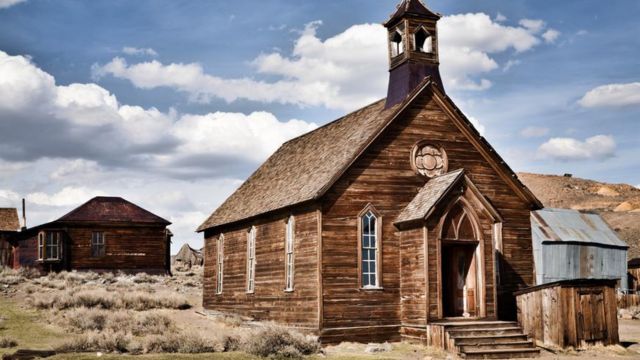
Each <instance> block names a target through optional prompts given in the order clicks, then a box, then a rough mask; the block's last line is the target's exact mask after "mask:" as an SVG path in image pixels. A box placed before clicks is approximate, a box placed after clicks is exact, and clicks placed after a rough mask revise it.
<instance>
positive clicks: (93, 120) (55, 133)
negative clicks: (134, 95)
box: [0, 52, 316, 178]
mask: <svg viewBox="0 0 640 360" xmlns="http://www.w3.org/2000/svg"><path fill="white" fill-rule="evenodd" d="M0 116H3V118H5V119H8V120H7V121H4V122H2V123H0V157H4V158H12V160H16V158H24V159H27V160H31V159H34V158H35V159H37V158H42V157H48V158H56V157H58V158H71V159H81V160H77V162H75V163H71V164H67V168H62V169H57V170H56V171H54V172H53V173H52V174H51V177H52V178H61V177H64V176H65V175H67V174H68V173H69V172H70V171H78V170H80V169H82V168H86V167H88V166H91V167H94V168H95V167H96V166H97V165H100V164H106V165H109V166H114V165H115V166H123V167H127V166H131V167H149V168H155V169H161V168H162V166H165V165H167V164H170V165H171V167H170V168H171V170H172V171H177V172H179V168H180V167H181V166H182V165H183V164H186V165H185V166H186V167H187V168H188V169H189V173H190V174H191V176H193V175H194V171H195V170H197V169H199V170H201V171H205V170H206V171H211V167H212V163H211V162H213V163H216V162H219V161H224V162H225V163H228V162H234V160H233V159H235V163H238V162H242V161H244V162H245V163H246V164H257V163H260V162H261V161H263V160H264V159H265V158H266V157H267V156H268V155H269V154H270V153H272V152H273V151H274V150H275V149H276V148H277V147H278V146H279V145H280V144H282V143H283V142H284V141H286V140H288V139H290V138H291V137H295V136H297V135H300V134H302V133H304V132H307V131H309V130H312V129H314V128H315V127H316V125H315V124H313V123H307V122H304V121H301V120H290V121H285V122H282V121H279V120H278V119H277V118H276V117H275V116H274V115H272V114H270V113H266V112H255V113H252V114H249V115H245V114H241V113H224V112H216V113H210V114H204V115H193V114H177V113H176V111H175V110H170V111H169V112H167V113H165V112H161V111H159V110H157V109H155V108H148V109H145V108H142V107H139V106H130V105H123V104H119V103H118V100H117V99H116V97H115V95H113V94H111V93H109V92H108V91H107V90H105V89H104V88H102V87H100V86H98V85H96V84H70V85H67V86H57V85H56V84H55V79H54V78H53V77H52V76H50V75H49V74H47V73H45V72H43V71H42V70H40V69H39V68H38V67H37V66H35V65H34V64H32V63H31V61H30V59H28V58H26V57H23V56H10V55H8V54H6V53H4V52H0ZM30 126H31V127H34V128H39V129H41V130H42V131H38V132H35V133H34V132H29V131H28V129H29V127H30ZM45 129H46V130H45ZM20 131H22V132H20ZM13 132H17V133H13ZM34 134H35V135H34ZM24 138H29V139H30V141H28V142H25V141H18V140H16V139H24ZM196 158H197V159H198V161H199V162H200V163H199V164H198V162H197V161H196V160H195V159H196ZM218 166H220V163H218ZM216 171H219V170H216Z"/></svg>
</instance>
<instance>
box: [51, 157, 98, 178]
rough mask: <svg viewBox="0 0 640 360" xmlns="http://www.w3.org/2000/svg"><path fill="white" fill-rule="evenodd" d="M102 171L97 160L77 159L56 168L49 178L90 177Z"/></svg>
mask: <svg viewBox="0 0 640 360" xmlns="http://www.w3.org/2000/svg"><path fill="white" fill-rule="evenodd" d="M98 171H100V166H99V165H98V163H97V162H95V161H89V160H84V159H75V160H71V161H68V162H66V163H64V164H62V165H61V166H59V167H58V168H56V169H55V170H54V171H53V172H52V173H51V175H49V178H50V179H51V180H63V179H67V178H69V177H74V178H78V177H83V178H86V177H88V176H89V177H90V176H91V175H92V174H95V173H97V172H98Z"/></svg>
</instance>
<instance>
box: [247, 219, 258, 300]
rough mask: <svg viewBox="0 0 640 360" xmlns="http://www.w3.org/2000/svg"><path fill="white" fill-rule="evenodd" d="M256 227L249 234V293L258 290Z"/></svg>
mask: <svg viewBox="0 0 640 360" xmlns="http://www.w3.org/2000/svg"><path fill="white" fill-rule="evenodd" d="M255 277H256V227H255V226H252V227H251V229H250V230H249V232H247V293H250V294H252V293H253V292H254V291H255V290H256V279H255Z"/></svg>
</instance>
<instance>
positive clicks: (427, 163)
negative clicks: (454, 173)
mask: <svg viewBox="0 0 640 360" xmlns="http://www.w3.org/2000/svg"><path fill="white" fill-rule="evenodd" d="M411 162H412V165H413V169H414V170H415V171H416V172H417V173H418V174H420V175H422V176H426V177H428V178H432V177H435V176H438V175H442V174H444V173H446V172H447V167H448V165H449V164H448V162H447V154H446V153H445V152H444V149H442V148H439V147H436V146H434V145H431V144H425V143H418V144H417V145H416V146H414V147H413V151H412V154H411Z"/></svg>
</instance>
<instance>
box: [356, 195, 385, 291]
mask: <svg viewBox="0 0 640 360" xmlns="http://www.w3.org/2000/svg"><path fill="white" fill-rule="evenodd" d="M381 232H382V218H381V216H380V215H379V214H378V213H377V211H376V210H375V209H374V208H373V207H372V206H367V207H366V208H365V210H364V211H363V212H362V213H361V214H360V218H359V235H360V236H359V250H360V251H359V255H360V256H359V258H360V259H359V260H360V286H361V287H362V288H363V289H376V288H380V287H381V283H382V281H381V280H382V279H381V278H380V276H381V265H382V262H381V261H382V259H381V258H380V249H381V247H382V246H381V245H382V242H381V240H382V239H381Z"/></svg>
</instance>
